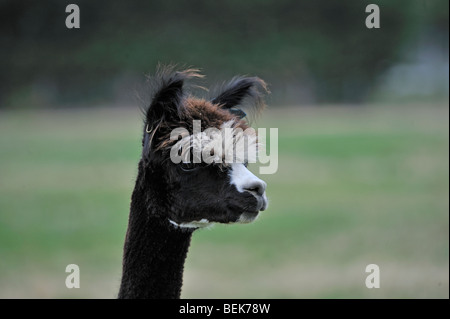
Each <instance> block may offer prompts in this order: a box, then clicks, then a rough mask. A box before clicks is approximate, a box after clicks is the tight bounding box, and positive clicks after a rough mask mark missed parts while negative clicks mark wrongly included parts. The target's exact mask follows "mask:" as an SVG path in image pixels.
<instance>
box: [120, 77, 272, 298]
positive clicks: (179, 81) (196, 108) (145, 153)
mask: <svg viewBox="0 0 450 319" xmlns="http://www.w3.org/2000/svg"><path fill="white" fill-rule="evenodd" d="M194 77H201V75H199V74H198V72H197V71H196V70H185V71H181V72H175V71H173V69H171V68H166V69H161V70H160V71H159V72H158V73H157V75H156V77H155V80H156V82H155V83H156V87H155V94H154V96H153V99H152V102H151V105H150V106H149V107H148V109H147V110H146V114H145V123H144V136H143V140H142V146H143V150H142V158H141V159H140V161H139V165H138V176H137V180H136V185H135V188H134V191H133V194H132V198H131V207H130V215H129V224H128V230H127V234H126V239H125V245H124V256H123V275H122V282H121V286H120V291H119V295H118V297H119V298H160V299H166V298H167V299H168V298H180V294H181V287H182V281H183V267H184V262H185V259H186V255H187V252H188V248H189V244H190V240H191V236H192V233H193V232H194V231H195V230H196V229H198V228H201V227H204V226H207V225H209V224H211V223H215V222H219V223H235V222H240V223H247V222H251V221H253V220H254V219H255V218H256V217H257V215H258V213H259V211H261V210H265V209H266V207H267V198H266V196H265V188H266V184H265V183H264V182H263V181H262V180H260V179H259V178H257V177H256V176H254V175H253V174H252V173H250V171H248V170H247V168H246V165H245V163H225V164H223V163H222V164H216V163H213V164H206V163H203V162H202V163H192V161H191V163H187V161H186V160H183V161H182V162H181V163H178V164H175V163H174V162H173V161H171V157H170V150H171V147H173V145H174V144H175V143H176V142H177V140H173V139H170V134H171V132H172V131H173V129H175V128H178V127H181V128H184V129H186V130H187V131H189V132H193V120H200V121H201V122H200V123H201V129H202V131H203V130H205V129H206V128H209V127H214V128H218V129H220V128H223V127H224V126H231V127H233V128H236V129H237V128H241V129H242V130H245V129H246V128H248V126H247V125H248V124H247V122H246V121H244V120H243V119H241V117H242V116H243V115H244V114H245V113H243V111H241V110H240V108H243V107H245V106H250V107H252V109H253V110H256V111H258V110H261V109H262V108H263V106H264V103H263V100H262V93H264V92H265V91H266V86H265V83H264V82H263V81H262V80H260V79H259V78H248V77H236V78H234V79H233V80H232V81H231V82H230V83H229V84H228V85H226V86H225V87H224V88H223V89H222V91H221V92H219V93H218V94H217V96H216V97H214V98H212V99H210V100H205V99H198V98H194V97H192V96H190V95H188V94H187V93H186V92H185V89H184V81H185V80H187V79H189V78H194ZM238 107H239V109H238ZM190 159H192V157H190Z"/></svg>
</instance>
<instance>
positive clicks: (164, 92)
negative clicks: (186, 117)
mask: <svg viewBox="0 0 450 319" xmlns="http://www.w3.org/2000/svg"><path fill="white" fill-rule="evenodd" d="M173 69H174V68H173V67H161V66H159V67H158V70H157V72H156V75H155V77H154V78H149V80H150V81H151V82H153V83H152V87H154V92H155V93H154V94H153V99H152V102H151V104H150V106H149V107H148V109H147V110H146V111H145V128H144V139H143V146H144V151H148V150H149V148H150V147H151V143H152V139H153V136H154V135H155V132H156V131H157V130H158V128H159V127H160V125H161V123H163V122H171V121H177V120H178V119H179V118H180V115H181V114H182V113H183V111H184V105H183V98H184V91H183V85H184V81H185V80H187V79H190V78H194V77H203V76H202V75H201V74H199V73H198V72H199V71H198V70H196V69H187V70H184V71H174V70H173Z"/></svg>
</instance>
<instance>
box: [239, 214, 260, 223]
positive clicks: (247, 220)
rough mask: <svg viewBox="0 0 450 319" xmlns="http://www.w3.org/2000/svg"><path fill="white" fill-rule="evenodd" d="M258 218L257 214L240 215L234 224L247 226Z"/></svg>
mask: <svg viewBox="0 0 450 319" xmlns="http://www.w3.org/2000/svg"><path fill="white" fill-rule="evenodd" d="M258 216H259V213H242V214H241V216H239V218H238V220H237V221H236V223H240V224H248V223H251V222H253V221H255V220H256V219H257V218H258Z"/></svg>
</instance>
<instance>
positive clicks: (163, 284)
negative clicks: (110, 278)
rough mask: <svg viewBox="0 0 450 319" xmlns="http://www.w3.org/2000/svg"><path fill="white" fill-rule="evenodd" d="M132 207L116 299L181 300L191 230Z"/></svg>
mask: <svg viewBox="0 0 450 319" xmlns="http://www.w3.org/2000/svg"><path fill="white" fill-rule="evenodd" d="M131 206H132V207H131V212H130V218H129V225H128V231H127V236H126V240H125V246H124V259H123V275H122V283H121V287H120V291H119V298H133V299H134V298H148V299H150V298H157V299H173V298H180V294H181V286H182V283H183V268H184V262H185V260H186V255H187V252H188V248H189V244H190V241H191V236H192V230H191V231H186V230H182V229H179V228H178V229H177V228H176V227H174V226H173V225H171V224H170V223H169V221H168V220H167V219H162V218H161V217H157V216H155V217H153V216H154V215H153V214H152V213H151V212H148V211H146V210H145V209H141V210H136V209H135V206H136V205H133V202H132V204H131ZM149 216H152V217H149ZM160 216H161V215H160Z"/></svg>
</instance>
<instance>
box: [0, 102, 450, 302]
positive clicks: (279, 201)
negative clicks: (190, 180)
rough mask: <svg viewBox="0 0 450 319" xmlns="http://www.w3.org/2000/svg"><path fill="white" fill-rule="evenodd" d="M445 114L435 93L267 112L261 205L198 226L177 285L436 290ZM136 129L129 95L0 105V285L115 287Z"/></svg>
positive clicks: (331, 292) (323, 293) (417, 294)
mask: <svg viewBox="0 0 450 319" xmlns="http://www.w3.org/2000/svg"><path fill="white" fill-rule="evenodd" d="M448 124H449V123H448V101H447V102H444V103H442V104H441V105H413V106H398V105H391V106H383V107H381V106H373V107H371V108H368V107H335V108H332V107H317V108H295V109H294V108H283V109H275V108H273V109H272V110H269V111H267V112H266V114H265V116H264V117H263V118H262V119H261V121H259V122H258V123H257V126H258V127H267V128H269V127H278V128H279V170H278V172H277V174H275V175H264V176H261V177H262V178H263V179H264V180H266V181H267V182H268V190H267V191H268V196H269V200H270V206H269V210H268V211H266V212H263V213H262V215H261V216H260V218H259V219H258V220H257V222H255V223H254V224H250V225H237V226H223V225H217V226H215V227H213V228H212V229H210V230H202V231H199V232H197V233H195V234H194V236H193V242H192V245H191V248H190V253H189V256H188V260H187V263H186V267H185V268H186V271H185V285H184V289H183V293H182V297H184V298H205V297H206V298H219V297H220V298H240V297H243V298H259V297H264V298H448V297H449V213H448V209H449V197H448V191H449V175H448V174H449V158H448V152H449V148H448V146H449V144H448V143H449V140H448V129H449V126H448ZM140 132H141V116H140V113H139V111H138V110H137V108H128V109H108V108H100V109H98V108H96V109H92V110H89V109H83V110H64V111H50V110H48V111H21V112H1V113H0V297H1V298H114V297H115V296H116V294H117V291H118V287H119V281H120V272H121V257H122V256H121V255H122V245H123V239H124V235H125V231H126V226H127V218H128V207H129V201H130V195H131V191H132V188H133V186H134V179H135V176H136V166H137V161H138V157H139V154H140V138H141V136H140ZM253 171H255V172H257V170H256V169H255V168H254V169H253ZM71 263H75V264H78V265H79V266H80V269H81V288H80V289H71V290H69V289H67V288H66V287H65V283H64V282H65V278H66V275H67V274H66V273H65V267H66V265H68V264H71ZM371 263H375V264H377V265H379V266H380V271H381V288H379V289H367V288H366V287H365V278H366V275H367V274H366V273H365V266H366V265H368V264H371Z"/></svg>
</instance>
